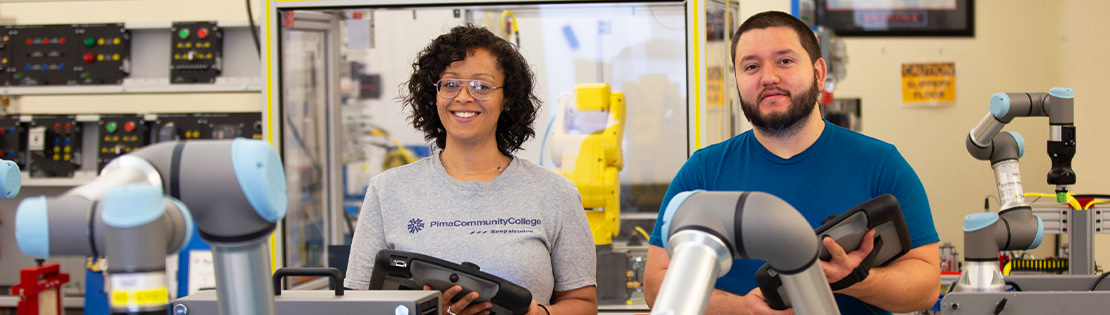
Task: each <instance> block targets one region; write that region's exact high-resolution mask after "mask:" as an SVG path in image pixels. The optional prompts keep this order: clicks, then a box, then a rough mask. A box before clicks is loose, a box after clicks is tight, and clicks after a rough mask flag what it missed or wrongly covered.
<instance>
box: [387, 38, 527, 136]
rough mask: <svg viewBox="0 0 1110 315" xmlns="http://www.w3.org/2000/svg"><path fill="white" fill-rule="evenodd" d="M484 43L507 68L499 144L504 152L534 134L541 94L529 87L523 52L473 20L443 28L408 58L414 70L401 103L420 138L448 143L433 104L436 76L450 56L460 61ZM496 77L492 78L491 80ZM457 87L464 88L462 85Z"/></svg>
mask: <svg viewBox="0 0 1110 315" xmlns="http://www.w3.org/2000/svg"><path fill="white" fill-rule="evenodd" d="M478 48H484V49H486V50H488V51H489V52H490V54H491V55H493V56H494V58H496V59H497V68H498V69H500V70H501V72H504V73H505V82H504V83H503V85H504V88H503V89H502V92H503V93H505V98H504V100H505V101H504V104H503V105H502V111H501V116H500V117H499V118H498V119H497V132H496V137H497V149H498V150H499V151H501V153H503V154H505V155H510V156H511V155H512V153H513V152H514V151H517V150H520V149H521V146H522V145H524V142H525V141H527V140H528V139H529V138H531V137H533V136H535V134H536V132H535V130H533V129H532V122H533V121H535V120H536V111H537V110H538V109H539V106H540V99H539V98H537V97H536V95H535V94H534V92H533V89H532V85H533V82H534V81H535V78H534V75H533V74H532V69H531V68H529V67H528V63H527V62H526V61H525V60H524V56H522V55H521V54H520V52H519V51H517V50H516V47H514V46H513V45H512V44H510V43H509V42H508V41H506V40H504V39H502V38H500V37H497V35H494V34H493V33H491V32H490V31H489V30H487V29H485V28H482V27H478V26H474V25H471V24H467V25H462V26H456V27H454V28H452V29H451V31H450V32H448V33H447V34H443V35H440V36H439V37H436V39H434V40H432V42H431V43H430V44H428V46H427V47H424V50H422V51H420V53H418V54H417V56H416V61H414V62H413V63H412V76H410V77H409V81H408V82H406V83H405V85H407V87H408V93H407V94H405V95H403V96H402V97H401V101H402V103H403V106H408V107H411V108H412V114H411V115H409V119H410V120H411V121H412V126H413V127H416V129H419V130H420V131H423V132H424V140H427V141H431V140H433V139H434V140H435V143H436V146H438V147H439V148H440V149H443V148H445V147H446V146H447V130H446V129H443V122H441V121H440V120H439V111H438V110H437V108H436V86H435V83H436V81H439V77H440V75H442V74H443V72H444V71H446V70H447V67H448V66H450V65H451V63H452V62H456V61H462V60H463V59H466V56H468V55H470V54H473V53H474V50H475V49H478ZM495 83H496V82H495ZM460 93H467V91H461V92H460Z"/></svg>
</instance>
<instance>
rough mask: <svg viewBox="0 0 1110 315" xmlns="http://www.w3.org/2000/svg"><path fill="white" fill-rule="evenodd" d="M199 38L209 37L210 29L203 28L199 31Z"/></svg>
mask: <svg viewBox="0 0 1110 315" xmlns="http://www.w3.org/2000/svg"><path fill="white" fill-rule="evenodd" d="M197 37H200V38H205V37H208V29H207V28H201V29H199V30H197Z"/></svg>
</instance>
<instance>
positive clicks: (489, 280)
mask: <svg viewBox="0 0 1110 315" xmlns="http://www.w3.org/2000/svg"><path fill="white" fill-rule="evenodd" d="M478 269H479V268H478V266H477V265H475V264H472V263H468V262H464V263H462V264H456V263H453V262H449V261H446V260H442V259H439V258H435V257H432V256H428V255H421V254H417V253H411V252H404V251H399V250H391V249H383V250H381V251H378V256H377V257H376V259H375V261H374V270H373V272H372V273H371V274H370V290H423V289H424V286H425V285H427V286H429V287H431V288H432V289H433V290H439V291H444V290H447V289H449V288H451V287H453V286H456V285H457V286H460V287H462V291H460V292H459V293H458V294H455V298H454V300H453V301H452V302H454V301H457V300H458V299H460V298H462V297H463V296H466V295H467V294H470V292H478V299H475V300H474V301H473V302H472V303H481V302H491V303H493V307H492V308H490V314H497V315H524V314H526V313H528V308H529V307H531V306H532V292H529V291H528V289H525V288H524V287H522V286H519V285H517V284H515V283H512V282H509V281H508V280H505V279H501V278H500V277H497V276H494V275H491V274H488V273H485V272H482V271H479V270H478Z"/></svg>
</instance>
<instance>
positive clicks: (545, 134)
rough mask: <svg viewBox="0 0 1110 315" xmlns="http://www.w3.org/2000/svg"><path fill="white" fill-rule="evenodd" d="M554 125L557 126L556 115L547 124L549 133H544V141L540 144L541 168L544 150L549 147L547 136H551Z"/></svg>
mask: <svg viewBox="0 0 1110 315" xmlns="http://www.w3.org/2000/svg"><path fill="white" fill-rule="evenodd" d="M556 115H557V114H556ZM552 125H555V115H551V121H550V122H548V123H547V131H544V132H543V141H541V142H540V166H543V149H544V148H545V147H547V135H549V134H551V126H552ZM553 162H554V161H553Z"/></svg>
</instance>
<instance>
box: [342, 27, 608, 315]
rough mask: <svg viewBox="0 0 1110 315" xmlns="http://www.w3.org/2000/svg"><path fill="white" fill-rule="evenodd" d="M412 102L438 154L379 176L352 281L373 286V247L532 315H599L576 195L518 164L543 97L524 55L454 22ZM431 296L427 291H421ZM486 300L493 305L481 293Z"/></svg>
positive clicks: (462, 305) (454, 308) (446, 297)
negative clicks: (522, 305) (523, 296)
mask: <svg viewBox="0 0 1110 315" xmlns="http://www.w3.org/2000/svg"><path fill="white" fill-rule="evenodd" d="M412 68H413V74H412V76H411V77H410V78H409V81H408V83H407V84H408V95H406V96H404V97H403V101H404V104H405V106H408V107H410V108H411V110H412V115H411V116H410V117H409V118H410V119H411V121H412V124H413V126H414V127H416V128H417V129H419V130H420V131H423V132H424V138H425V139H426V140H428V141H432V140H434V141H435V144H436V147H437V148H438V149H439V150H438V152H436V153H435V154H432V156H431V157H428V158H424V159H421V160H420V161H417V162H415V163H413V164H409V165H406V166H402V167H398V168H394V169H390V170H388V171H386V172H384V173H382V174H380V175H378V176H376V177H374V179H372V180H371V181H370V187H369V189H368V190H367V192H366V201H365V202H364V203H363V205H362V213H361V214H360V216H359V220H358V228H356V229H355V235H354V241H353V244H351V249H352V250H351V258H350V261H349V263H348V267H347V279H346V282H345V285H346V286H347V287H350V288H366V287H367V286H368V283H369V280H370V273H371V270H373V263H374V256H375V255H376V254H377V252H378V250H380V249H385V248H390V249H397V250H403V251H411V252H418V253H422V254H426V255H430V256H434V257H438V258H441V259H444V260H448V261H453V262H456V263H459V262H463V261H467V262H473V263H475V264H477V265H478V266H480V267H481V268H482V271H484V272H487V273H491V274H494V275H497V276H499V277H501V278H504V279H506V280H509V281H512V282H513V283H516V284H519V285H521V286H523V287H525V288H527V289H528V290H529V291H531V292H532V298H533V299H534V301H533V302H532V306H531V308H530V310H529V313H528V314H529V315H548V314H555V315H562V314H596V313H597V299H596V295H595V294H596V293H595V289H596V288H595V286H596V278H595V276H594V273H595V269H596V265H595V261H596V256H595V250H594V245H593V238H592V236H591V234H590V228H589V223H588V222H587V221H586V216H585V213H584V212H583V210H582V200H581V196H580V195H579V194H578V190H577V189H576V188H575V187H574V185H573V184H571V182H570V181H568V180H567V179H566V178H564V177H562V176H560V175H558V174H555V173H554V172H552V171H550V170H548V169H545V168H542V167H539V166H536V165H535V164H533V163H531V162H528V161H525V160H523V159H519V158H516V157H514V156H513V152H516V151H518V150H520V148H521V146H522V145H523V144H524V142H525V141H526V140H528V139H529V138H531V137H532V136H534V135H535V132H534V130H533V128H532V122H533V121H534V120H535V116H536V110H537V109H538V107H539V104H540V102H539V99H537V98H536V96H535V95H534V94H533V91H532V84H533V75H532V71H531V70H530V69H529V67H528V64H527V63H526V62H525V61H524V57H523V56H521V55H520V53H519V52H517V50H516V49H515V48H514V47H513V46H512V45H511V44H510V43H509V42H507V41H505V40H503V39H501V38H498V37H497V36H495V35H493V33H491V32H490V31H488V30H486V29H484V28H480V27H476V26H472V25H466V26H458V27H455V28H453V29H451V31H450V32H449V33H447V34H444V35H441V36H439V37H438V38H436V39H435V40H433V41H432V43H431V44H429V45H428V46H427V47H425V48H424V50H423V51H421V52H420V53H419V54H418V56H417V59H416V62H415V63H413V65H412ZM425 289H427V288H425ZM460 290H461V288H460V287H458V286H455V287H452V288H450V289H448V290H446V291H445V292H443V295H442V300H443V305H444V311H445V314H447V315H456V314H457V315H473V314H488V313H489V312H490V311H489V308H490V307H491V306H492V304H490V303H489V302H484V303H474V304H471V302H472V301H474V300H475V299H476V298H477V297H478V296H477V295H478V293H476V292H472V293H470V295H468V296H465V297H463V298H461V299H459V300H458V301H456V302H455V303H451V302H450V301H451V300H452V298H453V297H454V296H455V295H456V294H457V293H458V292H459V291H460ZM486 298H489V297H486Z"/></svg>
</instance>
